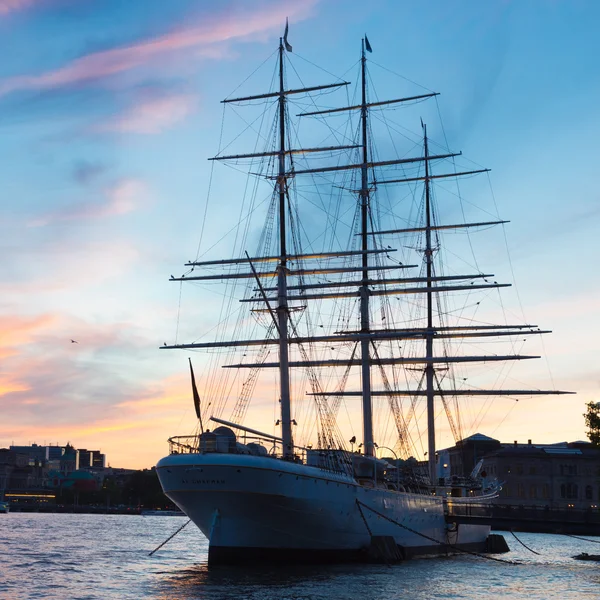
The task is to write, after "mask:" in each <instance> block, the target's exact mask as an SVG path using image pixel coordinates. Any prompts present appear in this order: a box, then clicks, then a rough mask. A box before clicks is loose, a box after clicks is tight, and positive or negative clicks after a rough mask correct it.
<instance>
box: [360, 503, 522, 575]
mask: <svg viewBox="0 0 600 600" xmlns="http://www.w3.org/2000/svg"><path fill="white" fill-rule="evenodd" d="M356 504H357V505H358V507H359V509H360V506H361V505H362V506H364V507H365V508H368V509H369V510H370V511H372V512H374V513H375V514H376V515H379V516H380V517H382V518H383V519H385V520H386V521H389V522H390V523H393V524H394V525H398V527H402V528H403V529H406V530H407V531H410V532H411V533H414V534H415V535H419V536H421V537H422V538H425V539H427V540H429V541H431V542H434V543H435V544H439V545H440V546H444V542H440V541H439V540H436V539H435V538H432V537H429V536H428V535H425V534H424V533H421V532H420V531H416V530H415V529H411V528H410V527H408V526H406V525H403V524H402V523H399V522H398V521H396V520H394V519H392V518H390V517H388V516H387V515H384V514H383V513H380V512H379V511H378V510H375V509H374V508H371V507H370V506H368V505H366V504H365V503H364V502H361V501H360V500H358V498H357V499H356ZM361 514H362V511H361ZM363 519H364V515H363ZM365 524H366V522H365ZM367 529H368V526H367ZM369 532H370V530H369ZM446 545H448V546H450V548H452V549H453V550H456V551H457V552H464V553H465V554H470V555H472V556H477V557H478V558H484V559H486V560H493V561H495V562H501V563H505V564H507V565H520V564H521V563H519V562H516V561H513V560H504V559H502V558H494V557H493V556H486V555H485V554H480V553H479V552H472V551H471V550H465V549H464V548H459V547H458V546H455V545H454V544H446Z"/></svg>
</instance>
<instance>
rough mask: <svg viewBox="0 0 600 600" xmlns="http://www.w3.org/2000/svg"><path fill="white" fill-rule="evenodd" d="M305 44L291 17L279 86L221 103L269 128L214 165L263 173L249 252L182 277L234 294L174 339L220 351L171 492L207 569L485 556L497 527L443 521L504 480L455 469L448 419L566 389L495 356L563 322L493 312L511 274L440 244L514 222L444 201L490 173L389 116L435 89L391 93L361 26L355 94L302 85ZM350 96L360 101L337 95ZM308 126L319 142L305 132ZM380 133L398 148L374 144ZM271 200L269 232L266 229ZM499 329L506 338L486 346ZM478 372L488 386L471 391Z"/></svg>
mask: <svg viewBox="0 0 600 600" xmlns="http://www.w3.org/2000/svg"><path fill="white" fill-rule="evenodd" d="M291 51H292V48H291V45H290V44H289V43H288V40H287V25H286V31H285V35H284V36H283V37H282V38H281V39H280V40H279V46H278V48H277V51H276V52H275V53H274V57H273V58H274V63H275V65H276V66H275V69H274V72H273V77H272V87H271V89H270V90H268V91H266V92H264V93H254V94H250V95H239V94H238V95H235V94H234V95H235V97H230V98H227V99H226V100H224V101H223V103H224V106H225V107H226V108H227V107H235V114H236V115H238V114H240V115H243V111H244V110H245V109H246V108H247V107H246V105H250V106H251V107H253V108H252V110H254V111H256V113H257V114H258V116H256V115H252V116H248V117H245V116H241V117H240V118H241V120H242V123H244V129H245V130H246V133H247V132H249V131H252V132H256V133H257V134H258V135H257V136H256V137H257V139H258V141H257V142H255V145H254V147H252V148H249V149H244V148H242V150H247V151H245V152H241V153H234V152H231V150H230V148H229V145H227V146H225V147H224V149H221V150H220V152H219V154H218V155H217V156H215V157H214V158H213V159H211V160H213V161H214V162H213V165H214V164H216V163H219V162H220V163H225V164H228V165H229V166H232V167H233V169H234V171H233V173H234V174H236V175H237V174H238V173H239V171H240V170H245V171H246V172H247V173H248V174H249V175H248V178H247V179H246V182H247V183H246V189H248V188H252V190H253V195H251V196H250V200H249V201H248V202H247V203H246V205H245V206H244V207H243V208H242V211H241V212H240V217H239V221H237V222H236V220H235V218H234V219H232V222H231V223H230V224H229V225H226V228H225V229H226V230H228V229H230V228H231V226H233V227H234V229H235V233H236V236H237V237H236V239H235V252H236V254H234V255H233V257H219V258H212V259H211V260H198V259H196V260H193V261H190V262H188V263H187V264H186V267H187V272H186V273H185V274H184V275H182V276H181V277H173V276H171V279H172V280H174V281H178V282H182V283H183V282H191V283H195V284H197V285H198V286H201V287H200V289H201V290H205V289H206V288H207V286H209V285H213V286H218V287H216V288H214V289H217V290H218V292H219V293H220V294H222V297H223V304H222V308H221V315H220V319H219V322H218V323H217V325H216V327H215V331H216V333H215V332H213V333H212V335H213V336H214V337H212V339H211V338H210V337H209V338H208V339H200V340H198V341H195V342H193V343H179V342H176V343H172V344H166V343H165V345H164V346H163V347H162V348H163V349H182V350H186V351H198V352H205V353H208V358H207V359H205V360H206V362H208V363H209V365H210V367H211V368H209V369H208V370H207V371H206V372H207V373H208V374H206V375H203V376H202V378H201V380H199V381H200V385H198V386H197V385H196V381H195V379H194V372H193V370H192V372H191V375H192V389H193V397H194V406H195V411H196V416H197V418H198V420H197V428H196V431H195V432H194V433H193V434H192V435H189V436H178V437H173V438H170V440H169V449H170V451H169V454H168V456H166V457H165V458H163V459H161V460H160V461H159V462H158V464H157V467H156V469H157V473H158V476H159V478H160V482H161V485H162V487H163V490H164V493H165V494H166V495H167V496H168V497H169V498H170V499H171V500H172V501H173V502H174V503H175V504H176V505H177V506H178V507H179V508H180V509H181V510H182V511H183V512H184V513H185V514H186V515H188V516H189V518H190V519H191V520H192V521H193V522H194V523H195V524H196V525H197V527H198V528H199V529H200V530H201V531H202V533H203V534H204V535H205V536H206V537H207V538H208V540H209V555H208V560H209V563H210V564H233V563H248V562H252V561H259V562H270V561H278V562H279V561H286V562H318V561H348V560H365V559H368V558H369V556H373V553H375V554H377V552H379V553H380V554H381V553H383V554H384V555H386V556H388V557H389V556H391V557H398V558H408V557H412V556H422V555H431V554H441V553H448V552H455V551H461V550H466V551H483V550H484V549H485V547H486V540H487V538H488V535H489V531H490V527H489V526H488V525H483V524H480V523H476V522H474V523H467V524H459V525H457V524H456V523H451V522H450V519H448V515H449V514H450V513H452V512H453V511H457V510H459V511H461V510H462V511H463V512H467V513H469V512H473V513H474V512H477V511H478V513H479V514H485V512H486V510H488V509H489V506H490V505H491V503H492V502H493V500H494V498H495V497H497V494H498V482H496V481H494V480H492V479H491V478H490V477H489V476H488V477H487V478H486V477H485V476H484V475H486V474H483V473H481V469H477V468H476V469H475V470H474V471H473V473H472V474H471V476H470V477H466V478H462V479H459V478H456V477H454V478H450V477H446V476H445V472H444V470H443V469H442V465H440V464H438V463H437V460H436V424H437V423H439V420H440V419H439V418H440V417H444V418H445V419H447V424H446V425H445V427H446V428H449V430H450V431H451V432H452V435H453V436H454V439H455V440H460V439H462V438H463V423H462V420H461V416H460V412H457V409H458V408H459V405H460V402H461V401H462V400H464V399H470V398H472V399H474V400H473V401H476V400H477V399H478V397H482V396H483V397H486V398H493V397H497V396H509V397H511V398H515V397H519V396H521V395H522V396H535V395H539V394H560V393H565V392H560V391H557V390H542V389H514V388H506V387H502V383H503V382H504V381H505V380H506V377H503V376H501V375H502V373H503V371H502V370H499V369H498V368H497V365H498V364H511V363H512V362H513V361H519V360H525V359H532V358H539V357H537V356H531V355H525V354H521V353H520V352H519V351H518V350H517V349H518V348H519V347H520V346H519V345H518V344H517V343H516V340H520V341H522V340H523V338H527V337H528V336H535V335H539V334H542V333H548V332H547V331H543V330H541V329H540V328H539V327H537V326H535V325H530V324H527V323H523V324H511V323H510V322H507V321H506V319H505V320H504V322H503V323H502V324H499V325H495V324H494V323H493V322H490V321H489V320H488V318H487V317H488V315H487V313H486V314H485V315H482V316H481V318H479V317H478V314H477V311H478V310H479V309H478V307H479V305H480V302H479V301H477V299H476V298H477V297H478V296H477V294H482V295H483V296H482V297H484V298H485V297H488V296H489V295H490V294H492V293H493V294H497V293H498V292H499V289H500V288H503V287H505V286H506V285H507V284H503V283H498V282H497V281H495V280H494V277H495V276H494V275H493V274H491V273H486V272H485V271H483V270H480V269H479V267H478V264H477V260H473V259H472V258H471V255H469V257H468V259H467V260H463V259H461V258H460V257H458V256H457V257H456V258H457V260H456V262H457V265H458V266H450V263H451V259H453V258H454V257H455V255H454V254H453V253H449V252H444V249H445V245H444V237H443V236H445V235H446V236H451V235H453V234H454V235H456V234H457V233H464V234H465V236H463V240H464V239H465V237H467V236H468V234H470V233H472V234H473V239H474V238H475V234H477V233H479V234H480V235H481V233H480V232H482V231H486V232H487V231H488V230H489V229H491V228H494V227H502V226H503V224H504V223H506V222H507V221H503V220H501V219H499V218H487V219H476V220H473V219H468V218H466V216H465V211H464V210H463V209H464V205H463V202H462V195H461V194H460V193H455V194H454V199H455V200H456V201H457V203H459V207H458V208H456V209H455V210H454V211H450V210H439V207H438V205H437V203H436V198H437V196H436V194H437V191H438V189H437V186H438V185H439V184H441V183H444V182H447V181H452V182H456V181H458V180H460V179H461V178H465V177H471V176H476V175H478V174H480V173H485V172H487V171H488V169H484V168H469V169H461V168H457V166H456V162H455V158H456V157H458V156H460V153H456V152H451V151H450V150H448V149H443V148H442V150H441V151H440V150H439V148H440V146H438V145H435V144H434V143H433V142H432V141H431V140H430V139H429V137H428V134H427V126H426V123H424V122H423V121H422V120H420V121H419V119H418V118H417V120H416V126H417V127H416V128H417V130H418V131H419V135H420V139H415V138H414V136H413V138H412V139H411V140H410V143H409V144H408V148H407V147H406V145H404V146H402V144H401V143H400V142H402V141H406V139H408V138H407V137H406V135H405V133H404V132H405V131H406V130H405V129H402V126H401V125H398V124H396V121H394V120H393V119H390V120H387V117H386V113H387V112H388V111H390V112H392V113H394V117H395V116H396V115H397V114H398V112H397V111H398V109H399V108H400V107H403V106H408V105H411V104H415V103H418V102H427V101H430V102H431V101H434V102H437V99H436V96H437V93H435V92H430V91H426V92H424V93H418V94H412V95H408V96H405V97H401V98H395V99H379V97H378V96H377V95H376V93H375V92H373V91H372V88H371V86H370V81H371V79H370V76H369V65H370V62H369V61H368V60H367V56H369V53H370V52H371V51H372V48H371V46H370V43H369V41H368V39H367V37H366V36H365V38H364V39H363V40H362V50H361V54H360V59H359V61H358V63H357V65H356V67H357V71H358V83H357V84H355V85H354V87H352V86H351V84H350V83H349V82H347V81H343V80H337V81H334V82H332V83H331V82H328V83H318V82H315V83H314V84H313V82H310V83H309V84H304V83H301V84H300V85H298V86H291V85H289V84H288V75H290V74H295V73H296V70H295V67H293V65H292V68H291V69H290V67H289V65H290V63H289V60H290V56H291V54H290V53H291ZM301 81H302V80H301ZM352 90H354V92H353V93H352ZM340 92H341V94H342V95H343V94H344V92H345V93H346V101H345V102H342V103H341V104H339V105H335V106H331V99H332V98H335V97H336V96H335V93H337V94H338V95H339V94H340ZM323 102H326V103H329V104H325V105H324V104H323ZM395 111H396V112H395ZM306 122H310V125H308V126H306V129H307V134H308V137H309V138H311V137H312V138H314V137H316V138H317V139H318V140H319V143H315V144H311V143H303V142H302V141H301V140H302V136H303V132H304V130H303V129H302V128H303V127H305V126H304V123H306ZM381 125H383V126H385V127H384V131H386V135H387V138H386V139H384V140H383V142H384V144H383V148H384V150H385V152H389V154H390V155H389V156H385V155H384V156H380V155H379V151H378V149H377V146H376V145H375V141H376V139H377V128H378V126H381ZM319 128H321V129H319ZM234 138H235V136H234ZM235 139H237V138H235ZM401 146H402V147H401ZM248 150H249V151H248ZM216 168H217V169H218V168H219V167H216ZM221 168H222V167H221ZM236 189H238V188H236ZM239 189H242V188H239ZM265 190H266V192H265ZM261 194H262V196H261ZM406 198H408V202H403V201H402V200H403V199H406ZM226 202H227V198H220V199H219V200H218V203H220V205H221V206H223V205H224V204H225V203H226ZM406 207H407V208H406ZM405 208H406V210H405ZM403 210H404V214H401V213H402V211H403ZM260 212H262V213H263V214H264V215H265V216H266V219H265V224H264V227H263V228H262V230H261V231H260V233H259V234H256V235H253V234H252V232H251V231H250V230H251V227H250V225H249V222H250V218H251V217H252V218H254V217H255V216H256V214H258V213H260ZM452 215H454V217H455V218H454V219H451V218H448V216H450V217H451V216H452ZM456 215H459V216H462V218H457V217H456ZM467 239H468V243H463V244H462V250H466V251H467V252H469V253H470V251H471V249H472V248H471V237H468V238H467ZM251 244H252V246H251ZM244 245H245V247H244ZM473 264H474V265H475V266H474V267H473V266H471V268H470V269H467V268H465V265H467V266H468V265H473ZM461 265H462V266H461ZM456 269H458V270H456ZM465 271H466V272H465ZM203 293H204V292H203ZM238 301H239V303H238ZM453 302H454V304H453ZM453 306H456V307H457V308H452V307H453ZM205 337H206V336H205ZM494 340H496V341H497V340H499V341H500V342H503V341H504V342H509V343H508V347H509V348H510V350H509V351H502V352H500V353H497V352H494V353H490V352H484V351H482V350H481V348H486V349H487V348H489V346H488V345H487V344H488V342H491V341H494ZM474 347H475V348H477V349H479V350H478V351H477V352H469V350H471V349H472V348H474ZM506 347H507V344H504V345H503V346H502V348H506ZM467 366H469V367H472V366H476V367H477V368H478V369H479V371H478V375H479V377H480V378H483V380H485V379H486V378H487V381H488V382H491V383H488V385H487V387H486V386H485V385H469V383H470V381H471V380H470V379H469V378H468V377H467V376H466V370H465V369H466V368H467ZM191 368H192V364H191V362H190V369H191ZM274 388H276V390H277V391H276V394H275V399H274V401H273V406H272V407H271V406H268V402H265V397H266V396H269V395H270V396H273V395H274V394H273V389H274ZM481 402H482V403H483V402H487V400H486V399H485V398H484V399H483V400H481ZM359 407H360V408H359ZM227 411H228V412H227ZM273 412H275V413H276V414H275V415H274V418H272V420H271V417H273ZM253 414H254V415H259V416H258V417H257V416H254V417H253V418H252V420H251V421H250V422H248V419H247V417H248V415H253ZM261 419H262V421H261ZM261 423H262V424H261ZM250 425H251V426H250ZM419 455H420V456H421V457H423V459H424V460H421V461H418V460H416V459H414V458H412V457H414V456H419ZM444 466H446V465H444ZM471 509H472V510H471Z"/></svg>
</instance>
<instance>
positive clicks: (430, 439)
mask: <svg viewBox="0 0 600 600" xmlns="http://www.w3.org/2000/svg"><path fill="white" fill-rule="evenodd" d="M423 149H424V156H425V264H426V269H427V288H428V289H427V333H426V334H425V359H426V361H427V366H426V367H425V385H426V390H427V456H428V461H427V462H428V466H429V480H430V482H431V484H432V485H435V481H436V476H435V471H436V464H435V403H434V395H433V393H434V390H433V379H434V374H435V369H434V366H433V335H434V333H433V292H432V291H431V283H432V278H433V247H432V245H431V189H430V183H429V160H428V158H429V145H428V143H427V125H423Z"/></svg>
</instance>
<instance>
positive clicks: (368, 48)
mask: <svg viewBox="0 0 600 600" xmlns="http://www.w3.org/2000/svg"><path fill="white" fill-rule="evenodd" d="M365 48H366V49H367V52H373V48H371V44H369V38H368V37H367V34H366V33H365Z"/></svg>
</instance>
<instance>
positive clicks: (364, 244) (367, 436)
mask: <svg viewBox="0 0 600 600" xmlns="http://www.w3.org/2000/svg"><path fill="white" fill-rule="evenodd" d="M366 63H367V57H366V56H365V40H364V39H363V40H362V57H361V100H362V102H361V107H360V121H361V129H362V166H361V170H360V191H359V198H360V221H361V229H360V232H361V235H360V237H361V249H362V251H363V255H362V281H361V285H360V332H361V333H363V334H365V333H369V330H370V320H369V286H368V282H369V254H368V252H367V251H368V249H369V237H368V235H367V228H368V217H369V200H370V197H369V196H370V194H369V170H368V164H369V144H368V137H367V136H368V127H367V125H368V123H367V116H368V109H367V78H366V66H367V65H366ZM370 344H371V341H370V340H369V338H368V337H366V336H365V337H363V338H362V339H361V341H360V351H361V375H362V412H363V448H364V453H365V455H366V456H373V454H374V453H375V448H374V444H373V406H372V402H371V359H370Z"/></svg>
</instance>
